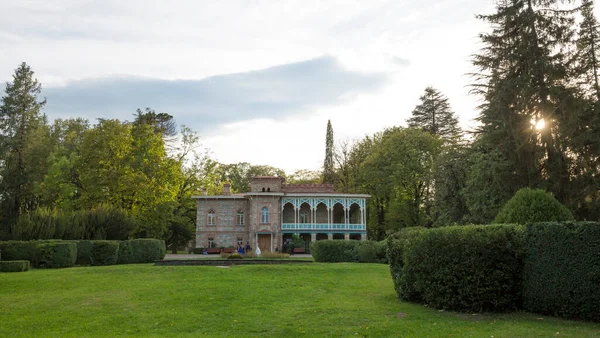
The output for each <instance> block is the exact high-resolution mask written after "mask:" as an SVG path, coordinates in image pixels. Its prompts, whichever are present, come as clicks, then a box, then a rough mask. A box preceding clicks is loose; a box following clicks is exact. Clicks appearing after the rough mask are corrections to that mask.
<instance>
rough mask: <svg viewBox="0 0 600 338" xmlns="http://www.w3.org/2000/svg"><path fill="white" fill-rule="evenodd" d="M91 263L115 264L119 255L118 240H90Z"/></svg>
mask: <svg viewBox="0 0 600 338" xmlns="http://www.w3.org/2000/svg"><path fill="white" fill-rule="evenodd" d="M91 253H92V255H91V262H92V265H114V264H117V258H118V255H119V242H117V241H92V252H91Z"/></svg>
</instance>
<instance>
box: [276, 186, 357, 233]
mask: <svg viewBox="0 0 600 338" xmlns="http://www.w3.org/2000/svg"><path fill="white" fill-rule="evenodd" d="M281 206H282V213H281V218H282V219H281V230H282V233H283V234H310V235H311V241H316V240H319V239H324V236H327V238H328V239H334V238H335V239H346V240H349V239H362V240H365V239H366V229H367V228H366V209H365V198H356V197H351V198H344V197H335V198H334V197H284V198H282V201H281Z"/></svg>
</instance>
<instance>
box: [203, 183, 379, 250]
mask: <svg viewBox="0 0 600 338" xmlns="http://www.w3.org/2000/svg"><path fill="white" fill-rule="evenodd" d="M250 186H251V188H250V191H249V192H246V193H243V194H233V195H232V194H231V193H230V185H229V184H225V186H224V189H223V195H220V196H206V195H205V194H204V195H202V196H193V198H194V199H196V203H197V218H196V247H197V248H219V247H235V246H236V245H237V244H245V243H246V242H249V243H250V245H251V246H252V247H253V248H255V247H256V246H259V247H260V250H261V251H275V250H276V249H279V250H281V247H282V245H283V243H284V241H285V240H286V239H287V238H290V237H291V236H292V235H293V234H296V235H298V236H300V237H302V238H303V239H304V240H305V241H306V242H307V243H308V242H314V241H317V240H321V239H345V240H351V239H354V240H366V239H367V228H366V206H365V203H366V199H367V198H368V197H369V195H357V194H340V193H336V192H335V191H334V190H333V185H332V184H284V180H283V178H281V177H277V176H258V177H254V178H253V179H252V181H251V184H250Z"/></svg>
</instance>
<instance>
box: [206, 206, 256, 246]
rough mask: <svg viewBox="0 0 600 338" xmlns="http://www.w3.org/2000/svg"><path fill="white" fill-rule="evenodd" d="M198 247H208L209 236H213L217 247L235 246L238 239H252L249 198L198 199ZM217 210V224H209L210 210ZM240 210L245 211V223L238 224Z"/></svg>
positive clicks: (245, 240) (244, 240)
mask: <svg viewBox="0 0 600 338" xmlns="http://www.w3.org/2000/svg"><path fill="white" fill-rule="evenodd" d="M196 205H197V214H196V247H197V248H204V247H208V238H213V240H214V243H215V246H216V247H232V246H233V247H235V245H236V244H237V239H238V238H241V239H242V241H243V242H244V243H246V242H247V241H250V238H249V237H248V228H249V224H250V222H249V221H250V217H249V209H248V200H246V199H243V198H239V199H218V198H210V199H198V200H197V202H196ZM211 209H212V210H214V211H215V225H208V224H207V223H208V212H209V211H210V210H211ZM238 210H242V211H243V212H244V225H243V226H239V225H237V224H236V221H237V220H236V215H237V212H238Z"/></svg>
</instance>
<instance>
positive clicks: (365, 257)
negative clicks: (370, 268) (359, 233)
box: [356, 241, 379, 263]
mask: <svg viewBox="0 0 600 338" xmlns="http://www.w3.org/2000/svg"><path fill="white" fill-rule="evenodd" d="M376 245H377V242H374V241H361V242H358V243H357V244H356V253H357V255H358V261H359V262H360V263H379V258H377V247H376Z"/></svg>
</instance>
